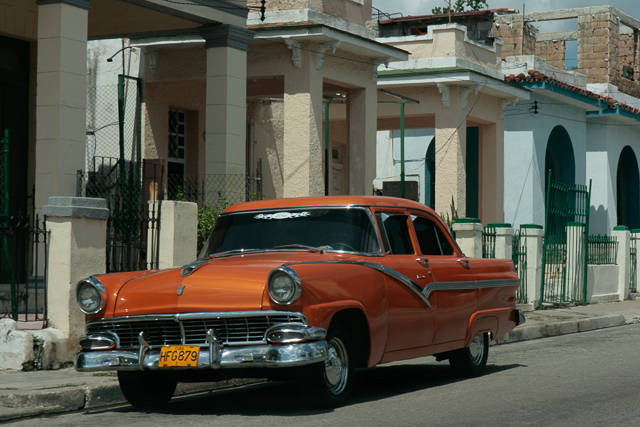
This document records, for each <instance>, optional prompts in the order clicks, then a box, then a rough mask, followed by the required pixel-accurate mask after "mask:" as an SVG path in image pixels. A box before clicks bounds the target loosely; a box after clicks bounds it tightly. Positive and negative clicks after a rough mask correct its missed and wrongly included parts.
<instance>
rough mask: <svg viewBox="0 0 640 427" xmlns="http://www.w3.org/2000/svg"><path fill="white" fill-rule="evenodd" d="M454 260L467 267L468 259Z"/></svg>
mask: <svg viewBox="0 0 640 427" xmlns="http://www.w3.org/2000/svg"><path fill="white" fill-rule="evenodd" d="M456 261H458V262H459V263H460V264H462V265H463V266H464V267H465V268H469V260H468V259H462V258H460V259H457V260H456Z"/></svg>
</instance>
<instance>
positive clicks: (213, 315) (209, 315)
mask: <svg viewBox="0 0 640 427" xmlns="http://www.w3.org/2000/svg"><path fill="white" fill-rule="evenodd" d="M287 314H290V315H292V316H295V317H299V318H300V319H302V321H303V322H304V323H305V325H306V326H309V320H308V319H307V317H306V316H305V315H304V314H302V313H299V312H294V311H277V310H265V311H227V312H200V313H177V314H176V313H172V314H141V315H138V316H121V317H105V318H103V319H96V320H89V321H88V322H87V325H95V324H102V323H113V322H119V321H129V322H147V321H153V320H175V321H176V322H179V321H181V320H192V319H223V318H229V317H260V316H282V315H287Z"/></svg>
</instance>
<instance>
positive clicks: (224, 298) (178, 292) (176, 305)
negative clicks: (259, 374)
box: [113, 252, 344, 317]
mask: <svg viewBox="0 0 640 427" xmlns="http://www.w3.org/2000/svg"><path fill="white" fill-rule="evenodd" d="M339 258H344V256H341V255H339V254H328V253H324V254H316V253H299V252H293V253H292V252H285V253H281V252H278V253H257V254H247V255H233V256H222V257H218V258H211V259H210V260H208V261H205V262H203V263H202V264H200V265H198V266H197V268H196V269H195V270H194V271H193V272H192V273H191V274H189V275H188V276H187V277H182V275H181V270H182V269H181V268H172V269H168V270H160V271H156V272H153V273H150V274H146V275H144V276H140V277H137V278H134V279H131V280H129V281H128V282H126V283H125V284H124V285H123V286H122V287H121V288H120V291H119V292H118V295H117V301H116V305H115V310H114V313H113V316H114V317H120V316H135V315H142V314H162V313H194V312H218V311H219V312H229V311H254V310H261V309H262V300H263V294H264V291H265V288H266V285H267V278H268V276H269V273H270V272H271V270H273V269H274V268H276V267H279V266H281V265H283V264H285V263H291V262H294V263H295V262H315V261H330V260H335V259H339Z"/></svg>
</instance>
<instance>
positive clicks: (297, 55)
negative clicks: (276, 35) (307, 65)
mask: <svg viewBox="0 0 640 427" xmlns="http://www.w3.org/2000/svg"><path fill="white" fill-rule="evenodd" d="M284 42H285V44H286V45H287V47H288V48H289V49H291V60H292V61H293V66H294V67H296V68H302V52H301V51H302V43H300V42H297V41H295V40H293V39H284Z"/></svg>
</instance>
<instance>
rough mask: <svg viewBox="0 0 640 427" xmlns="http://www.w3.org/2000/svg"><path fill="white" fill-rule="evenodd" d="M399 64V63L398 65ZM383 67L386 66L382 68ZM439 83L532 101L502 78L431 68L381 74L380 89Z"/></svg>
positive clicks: (466, 71) (450, 69)
mask: <svg viewBox="0 0 640 427" xmlns="http://www.w3.org/2000/svg"><path fill="white" fill-rule="evenodd" d="M394 65H395V64H394ZM381 67H382V66H381ZM438 84H447V85H457V86H465V87H473V86H477V87H478V88H479V89H481V90H482V93H484V94H487V95H491V96H495V97H498V98H505V99H513V100H515V99H516V98H517V100H518V101H522V100H528V99H529V98H530V92H529V91H528V90H526V89H521V88H519V87H516V86H514V85H512V84H509V83H506V82H505V81H503V80H500V79H498V78H495V77H492V76H487V75H485V74H480V73H478V72H476V71H472V70H468V69H462V68H427V69H410V70H393V71H378V87H381V88H393V87H410V86H434V85H438Z"/></svg>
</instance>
